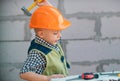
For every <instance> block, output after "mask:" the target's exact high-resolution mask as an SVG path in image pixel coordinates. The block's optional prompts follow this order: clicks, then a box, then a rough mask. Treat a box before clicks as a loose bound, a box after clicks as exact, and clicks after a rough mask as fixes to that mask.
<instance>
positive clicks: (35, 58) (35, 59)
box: [20, 36, 59, 74]
mask: <svg viewBox="0 0 120 81" xmlns="http://www.w3.org/2000/svg"><path fill="white" fill-rule="evenodd" d="M35 41H36V42H37V43H38V44H39V43H40V44H44V45H47V46H48V47H50V48H53V49H56V50H57V51H58V50H59V48H58V47H57V46H54V45H51V44H49V43H48V42H46V41H45V40H43V39H41V38H39V37H38V36H36V37H35ZM45 67H46V59H45V56H44V55H42V54H40V53H39V52H38V51H36V50H32V51H31V52H30V54H28V56H27V59H26V61H25V62H24V64H23V67H22V68H21V70H20V74H21V73H25V72H34V73H37V74H42V73H43V71H44V70H45Z"/></svg>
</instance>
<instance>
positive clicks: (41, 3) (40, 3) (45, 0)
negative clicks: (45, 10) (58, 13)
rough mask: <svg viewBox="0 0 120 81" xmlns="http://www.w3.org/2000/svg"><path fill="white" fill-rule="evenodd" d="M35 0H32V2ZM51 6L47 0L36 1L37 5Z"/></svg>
mask: <svg viewBox="0 0 120 81" xmlns="http://www.w3.org/2000/svg"><path fill="white" fill-rule="evenodd" d="M35 1H37V0H34V2H35ZM45 5H46V6H52V5H51V4H50V3H49V2H48V1H47V0H42V2H37V6H39V7H40V6H45Z"/></svg>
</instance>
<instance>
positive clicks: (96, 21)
mask: <svg viewBox="0 0 120 81" xmlns="http://www.w3.org/2000/svg"><path fill="white" fill-rule="evenodd" d="M49 1H50V2H51V4H53V5H54V6H55V7H57V8H58V9H59V10H60V11H61V13H62V14H63V15H64V16H65V17H66V18H67V19H69V20H70V21H71V23H72V25H71V26H70V28H68V29H67V30H64V31H63V32H62V47H63V49H64V52H65V54H66V58H67V59H68V60H69V61H70V62H71V69H70V70H69V72H70V75H76V74H80V73H83V72H103V71H113V70H115V71H117V70H120V0H49ZM32 2H33V0H29V1H28V0H1V3H0V81H24V80H21V79H20V78H19V70H20V68H21V67H22V64H23V62H24V60H25V58H26V56H27V49H28V47H29V44H30V41H31V39H33V37H34V33H33V30H30V29H29V26H28V24H29V19H30V17H29V16H25V15H24V14H23V12H22V11H21V7H23V6H25V7H26V8H27V7H28V6H30V5H31V4H32ZM36 8H37V7H36ZM36 8H34V9H33V10H32V11H31V13H32V12H33V11H34V10H35V9H36Z"/></svg>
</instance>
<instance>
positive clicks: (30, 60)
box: [20, 53, 46, 74]
mask: <svg viewBox="0 0 120 81" xmlns="http://www.w3.org/2000/svg"><path fill="white" fill-rule="evenodd" d="M45 67H46V59H45V56H43V55H42V54H40V53H39V54H38V53H31V54H29V55H28V57H27V59H26V61H25V62H24V64H23V67H22V68H21V70H20V74H21V73H25V72H34V73H37V74H42V73H43V71H44V69H45Z"/></svg>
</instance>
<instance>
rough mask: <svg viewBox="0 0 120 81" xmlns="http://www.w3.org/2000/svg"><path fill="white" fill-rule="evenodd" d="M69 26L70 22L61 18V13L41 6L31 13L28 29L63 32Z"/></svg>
mask: <svg viewBox="0 0 120 81" xmlns="http://www.w3.org/2000/svg"><path fill="white" fill-rule="evenodd" d="M69 26H70V22H69V21H68V20H66V19H65V18H63V16H62V15H61V13H60V12H59V11H58V10H57V9H56V8H55V7H53V6H42V7H39V8H38V9H36V10H35V12H33V14H32V16H31V20H30V28H44V29H52V30H63V29H65V28H67V27H69Z"/></svg>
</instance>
